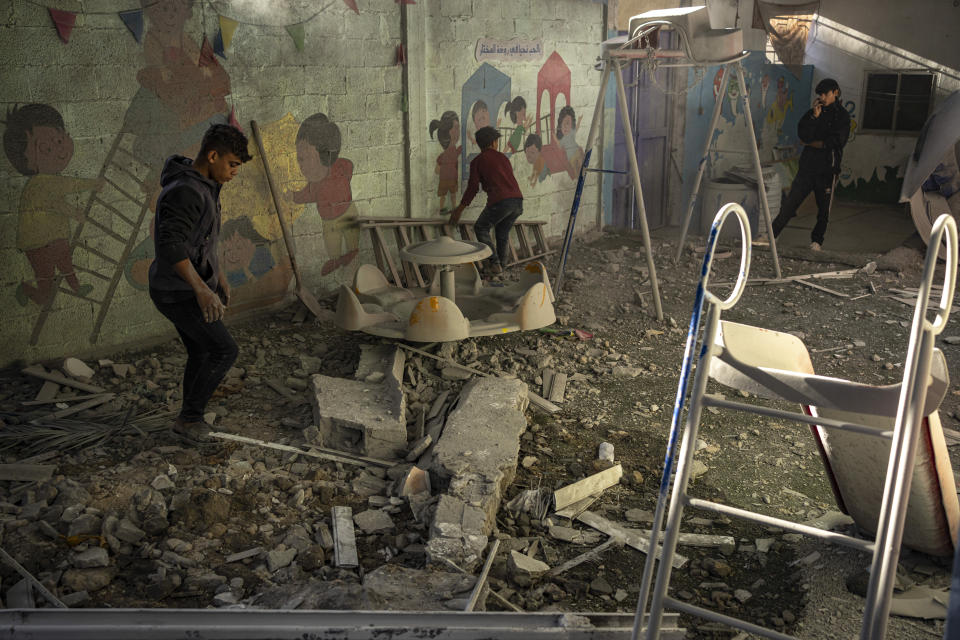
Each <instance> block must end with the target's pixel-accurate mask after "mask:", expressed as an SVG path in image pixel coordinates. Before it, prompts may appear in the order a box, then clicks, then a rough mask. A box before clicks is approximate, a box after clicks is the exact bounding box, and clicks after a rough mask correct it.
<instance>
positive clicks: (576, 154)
mask: <svg viewBox="0 0 960 640" xmlns="http://www.w3.org/2000/svg"><path fill="white" fill-rule="evenodd" d="M582 120H583V116H580V120H577V114H576V112H575V111H574V110H573V107H571V106H570V105H567V106H565V107H563V108H562V109H560V114H559V115H558V116H557V129H556V131H557V144H558V145H560V148H561V149H563V153H564V155H565V156H566V159H567V175H568V176H570V179H571V180H576V179H577V178H578V177H579V175H580V165H581V164H582V163H583V147H581V146H580V145H578V144H577V139H576V135H577V129H579V128H580V123H581V121H582Z"/></svg>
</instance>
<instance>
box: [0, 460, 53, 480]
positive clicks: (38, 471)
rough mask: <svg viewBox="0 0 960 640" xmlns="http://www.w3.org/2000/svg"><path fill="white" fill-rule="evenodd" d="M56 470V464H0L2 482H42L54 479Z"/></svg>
mask: <svg viewBox="0 0 960 640" xmlns="http://www.w3.org/2000/svg"><path fill="white" fill-rule="evenodd" d="M56 469H57V465H55V464H18V463H13V464H0V480H13V481H14V482H40V481H43V480H49V479H50V478H51V477H53V472H54V471H56Z"/></svg>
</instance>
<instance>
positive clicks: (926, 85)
mask: <svg viewBox="0 0 960 640" xmlns="http://www.w3.org/2000/svg"><path fill="white" fill-rule="evenodd" d="M865 84H866V89H865V91H864V101H863V117H862V119H861V122H860V127H859V130H860V131H862V132H872V133H905V134H909V133H918V132H919V131H920V129H922V128H923V123H924V122H926V121H927V116H929V115H930V107H931V105H932V104H933V89H934V86H935V85H936V75H935V74H933V73H927V72H916V71H913V72H904V71H868V72H867V77H866V81H865Z"/></svg>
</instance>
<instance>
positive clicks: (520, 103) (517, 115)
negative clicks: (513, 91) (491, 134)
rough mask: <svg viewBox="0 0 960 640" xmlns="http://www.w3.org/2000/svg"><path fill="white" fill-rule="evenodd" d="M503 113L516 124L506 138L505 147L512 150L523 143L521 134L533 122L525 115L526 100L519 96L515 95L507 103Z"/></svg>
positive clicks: (517, 148) (516, 149) (515, 150)
mask: <svg viewBox="0 0 960 640" xmlns="http://www.w3.org/2000/svg"><path fill="white" fill-rule="evenodd" d="M504 113H506V114H507V115H508V116H510V121H511V122H512V123H513V124H515V125H517V126H516V128H515V129H514V130H513V133H511V134H510V138H509V139H508V140H507V149H508V150H509V151H512V152H517V151H519V150H520V145H522V144H523V143H524V138H523V136H524V135H525V134H526V132H527V131H528V130H529V129H530V125H532V124H533V118H531V117H529V116H528V115H527V101H526V100H524V99H523V98H521V97H520V96H517V97H515V98H514V99H513V100H511V101H510V102H508V103H507V106H506V108H505V109H504Z"/></svg>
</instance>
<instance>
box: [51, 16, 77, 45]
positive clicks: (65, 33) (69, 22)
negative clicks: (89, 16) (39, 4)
mask: <svg viewBox="0 0 960 640" xmlns="http://www.w3.org/2000/svg"><path fill="white" fill-rule="evenodd" d="M49 11H50V18H51V19H52V20H53V24H54V26H56V27H57V34H58V35H59V36H60V39H61V40H63V42H64V44H66V43H68V42H70V32H71V31H73V25H74V23H75V22H76V21H77V14H75V13H72V12H70V11H61V10H60V9H49Z"/></svg>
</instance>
